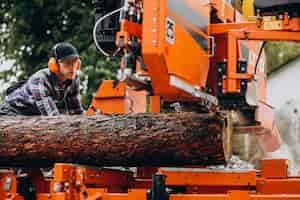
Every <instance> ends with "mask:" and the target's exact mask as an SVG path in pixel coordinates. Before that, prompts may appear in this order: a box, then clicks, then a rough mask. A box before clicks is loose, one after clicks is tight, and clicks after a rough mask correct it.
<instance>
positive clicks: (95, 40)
mask: <svg viewBox="0 0 300 200" xmlns="http://www.w3.org/2000/svg"><path fill="white" fill-rule="evenodd" d="M123 8H124V7H121V8H118V9H116V10H114V11H112V12H110V13H107V14H106V15H104V16H102V17H101V18H99V19H98V20H97V21H96V23H95V25H94V28H93V40H94V43H95V45H96V47H97V49H98V50H99V51H100V52H101V53H102V54H103V55H104V56H106V57H111V56H110V54H109V53H107V52H105V51H104V50H103V49H102V48H101V46H100V44H99V43H98V41H97V37H96V36H97V33H96V32H97V27H98V25H99V24H100V23H101V22H102V21H103V20H104V19H105V18H107V17H110V16H112V15H114V14H116V13H118V12H121V10H122V9H123Z"/></svg>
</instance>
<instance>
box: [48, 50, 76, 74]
mask: <svg viewBox="0 0 300 200" xmlns="http://www.w3.org/2000/svg"><path fill="white" fill-rule="evenodd" d="M57 46H58V44H56V45H55V46H54V47H53V49H52V54H53V55H52V57H50V58H49V61H48V69H49V70H50V72H52V73H59V65H58V63H57V59H56V58H57V56H56V48H57ZM80 67H81V60H80V58H78V61H77V62H76V70H80Z"/></svg>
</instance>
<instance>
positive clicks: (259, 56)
mask: <svg viewBox="0 0 300 200" xmlns="http://www.w3.org/2000/svg"><path fill="white" fill-rule="evenodd" d="M265 45H266V41H263V44H262V45H261V47H260V50H259V53H258V57H257V60H256V63H255V69H254V74H255V75H256V72H257V67H258V63H259V61H260V58H261V55H262V52H263V50H264V48H265Z"/></svg>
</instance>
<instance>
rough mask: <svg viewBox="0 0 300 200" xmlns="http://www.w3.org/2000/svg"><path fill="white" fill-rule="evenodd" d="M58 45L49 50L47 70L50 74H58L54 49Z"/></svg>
mask: <svg viewBox="0 0 300 200" xmlns="http://www.w3.org/2000/svg"><path fill="white" fill-rule="evenodd" d="M58 45H59V43H58V44H56V45H54V47H53V48H52V49H51V57H50V58H49V61H48V69H49V71H50V72H52V73H59V66H58V63H57V61H56V60H57V54H56V48H57V46H58Z"/></svg>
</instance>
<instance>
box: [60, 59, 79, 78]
mask: <svg viewBox="0 0 300 200" xmlns="http://www.w3.org/2000/svg"><path fill="white" fill-rule="evenodd" d="M78 62H80V60H79V58H71V59H65V60H62V61H59V67H60V68H59V70H60V74H61V75H62V76H63V77H64V78H65V79H69V80H71V79H74V77H75V74H76V69H77V66H78Z"/></svg>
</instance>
